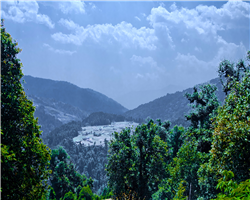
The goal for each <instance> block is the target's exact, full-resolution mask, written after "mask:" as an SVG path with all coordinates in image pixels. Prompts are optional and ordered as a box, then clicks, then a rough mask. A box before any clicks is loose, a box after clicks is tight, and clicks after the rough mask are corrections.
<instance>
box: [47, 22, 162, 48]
mask: <svg viewBox="0 0 250 200" xmlns="http://www.w3.org/2000/svg"><path fill="white" fill-rule="evenodd" d="M59 23H60V24H61V25H62V26H64V27H66V28H68V29H69V30H71V31H72V33H70V34H64V33H62V32H58V33H55V34H53V35H52V36H51V37H52V38H53V39H54V40H56V41H58V42H62V43H72V44H75V45H82V43H83V42H85V41H86V40H87V39H88V41H89V40H92V41H94V42H96V43H100V42H107V41H109V43H112V41H113V42H117V43H119V44H120V45H122V46H123V47H125V48H128V47H133V48H138V47H139V48H141V49H148V50H155V49H156V46H155V44H154V43H155V42H156V41H157V37H156V36H155V32H154V30H153V29H150V28H145V27H141V28H139V29H137V28H135V27H133V26H132V24H130V23H127V22H124V21H123V22H121V23H119V24H117V25H112V24H94V25H88V26H86V27H85V28H84V27H83V26H79V25H77V24H75V23H74V22H73V21H72V20H66V19H61V20H60V21H59Z"/></svg>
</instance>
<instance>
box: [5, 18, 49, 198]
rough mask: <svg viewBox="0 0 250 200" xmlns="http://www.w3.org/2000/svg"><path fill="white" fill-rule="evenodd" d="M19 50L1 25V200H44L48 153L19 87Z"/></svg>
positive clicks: (32, 110)
mask: <svg viewBox="0 0 250 200" xmlns="http://www.w3.org/2000/svg"><path fill="white" fill-rule="evenodd" d="M20 51H21V50H20V49H19V48H17V42H16V41H14V42H13V40H12V38H11V35H10V34H9V33H7V32H6V31H5V28H4V27H3V21H2V25H1V169H2V172H1V174H2V175H1V181H2V184H1V191H2V192H1V196H2V199H44V198H45V196H46V193H47V190H46V189H47V182H46V180H47V179H48V176H49V170H48V166H49V160H50V150H49V148H48V147H47V146H46V145H44V144H43V143H42V140H41V139H40V137H39V136H40V134H41V131H40V130H39V129H40V127H39V126H38V123H37V119H34V111H35V107H34V106H33V105H32V102H31V101H30V100H28V99H27V96H26V95H25V93H24V90H23V87H22V85H21V83H20V80H21V78H22V77H23V73H22V70H21V67H22V64H21V63H20V60H19V59H17V54H18V53H19V52H20Z"/></svg>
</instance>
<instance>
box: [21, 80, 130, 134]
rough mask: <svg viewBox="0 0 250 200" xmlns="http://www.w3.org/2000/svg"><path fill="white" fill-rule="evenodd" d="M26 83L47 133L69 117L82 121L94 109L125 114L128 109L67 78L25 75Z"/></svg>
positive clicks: (27, 91)
mask: <svg viewBox="0 0 250 200" xmlns="http://www.w3.org/2000/svg"><path fill="white" fill-rule="evenodd" d="M23 80H24V82H22V83H23V87H24V91H25V93H26V94H27V96H28V98H29V99H31V100H32V101H33V102H34V105H35V106H36V112H35V117H38V122H39V124H40V125H41V126H42V127H41V129H42V131H43V132H44V133H48V132H50V131H52V130H54V129H55V128H56V127H59V126H61V125H62V124H65V123H68V122H70V121H82V119H84V118H86V117H87V116H88V115H90V114H91V113H93V112H106V113H111V114H123V113H125V112H126V111H127V110H128V109H126V108H125V107H123V106H122V105H121V104H119V103H117V102H116V101H114V100H113V99H111V98H108V97H107V96H105V95H103V94H101V93H99V92H96V91H94V90H92V89H87V88H80V87H78V86H76V85H73V84H71V83H68V82H65V81H54V80H50V79H43V78H36V77H32V76H24V77H23Z"/></svg>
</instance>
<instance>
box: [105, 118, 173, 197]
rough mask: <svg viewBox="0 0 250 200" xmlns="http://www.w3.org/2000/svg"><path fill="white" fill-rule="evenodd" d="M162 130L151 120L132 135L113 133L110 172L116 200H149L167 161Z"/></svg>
mask: <svg viewBox="0 0 250 200" xmlns="http://www.w3.org/2000/svg"><path fill="white" fill-rule="evenodd" d="M162 129H163V128H162V127H161V126H158V125H156V124H154V122H153V121H152V120H150V121H149V122H148V123H147V124H142V125H140V126H138V127H137V128H136V130H135V132H134V133H133V134H131V133H130V130H129V129H125V130H123V131H122V132H121V133H116V132H115V133H114V139H112V140H111V141H110V150H109V156H108V165H107V172H108V178H109V186H110V188H111V189H112V191H113V193H114V196H115V197H117V198H122V197H124V196H128V198H132V197H133V196H134V197H135V196H137V198H139V199H150V198H151V196H152V194H153V193H154V192H156V191H157V189H158V185H159V183H160V182H161V180H162V178H164V176H165V174H166V173H165V168H166V164H165V162H164V160H166V158H167V157H168V153H167V151H168V150H167V143H166V142H164V141H163V140H162V139H161V137H160V136H159V135H162Z"/></svg>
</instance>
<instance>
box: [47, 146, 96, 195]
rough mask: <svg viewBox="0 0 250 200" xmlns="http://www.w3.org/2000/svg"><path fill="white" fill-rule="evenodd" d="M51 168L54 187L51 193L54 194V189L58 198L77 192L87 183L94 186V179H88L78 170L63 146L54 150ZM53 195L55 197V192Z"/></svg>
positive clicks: (51, 179)
mask: <svg viewBox="0 0 250 200" xmlns="http://www.w3.org/2000/svg"><path fill="white" fill-rule="evenodd" d="M50 169H51V171H52V173H51V176H50V181H51V186H52V188H53V190H51V191H52V192H50V194H51V195H52V194H53V191H54V192H55V198H56V199H60V198H63V197H64V196H65V194H66V193H69V192H73V193H74V194H75V193H77V190H78V191H80V190H81V189H82V188H83V187H84V186H87V185H89V186H90V187H91V188H92V187H93V180H92V179H91V178H89V179H87V178H86V176H85V175H81V174H79V173H78V172H77V171H76V169H75V166H74V165H73V164H72V163H71V162H70V157H69V156H68V154H67V152H66V151H65V150H64V149H63V148H62V147H59V148H58V149H53V150H52V154H51V161H50ZM70 194H71V193H69V194H68V195H70ZM52 197H53V198H54V194H53V196H51V198H52Z"/></svg>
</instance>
